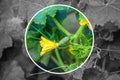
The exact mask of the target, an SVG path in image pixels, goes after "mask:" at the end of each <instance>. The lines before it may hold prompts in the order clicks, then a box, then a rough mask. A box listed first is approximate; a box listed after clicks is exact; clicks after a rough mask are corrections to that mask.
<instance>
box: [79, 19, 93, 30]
mask: <svg viewBox="0 0 120 80" xmlns="http://www.w3.org/2000/svg"><path fill="white" fill-rule="evenodd" d="M79 24H80V25H81V26H85V25H87V26H88V28H89V29H90V30H92V26H91V25H90V24H89V23H88V21H87V20H80V22H79Z"/></svg>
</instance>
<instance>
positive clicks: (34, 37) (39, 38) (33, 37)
mask: <svg viewBox="0 0 120 80" xmlns="http://www.w3.org/2000/svg"><path fill="white" fill-rule="evenodd" d="M27 38H32V39H36V40H38V41H40V40H41V39H40V38H37V37H34V36H28V37H27Z"/></svg>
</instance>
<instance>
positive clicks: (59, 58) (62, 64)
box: [55, 49, 66, 71]
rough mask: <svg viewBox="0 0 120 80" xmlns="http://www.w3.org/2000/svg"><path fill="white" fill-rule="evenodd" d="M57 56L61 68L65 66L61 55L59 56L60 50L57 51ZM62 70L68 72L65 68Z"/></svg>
mask: <svg viewBox="0 0 120 80" xmlns="http://www.w3.org/2000/svg"><path fill="white" fill-rule="evenodd" d="M55 54H56V57H57V59H58V63H59V65H60V66H65V65H64V63H63V61H62V59H61V57H60V54H59V52H58V49H55ZM62 69H63V70H64V71H65V70H66V69H65V68H64V67H63V68H62Z"/></svg>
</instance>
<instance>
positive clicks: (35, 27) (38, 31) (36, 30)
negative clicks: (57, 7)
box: [32, 25, 47, 38]
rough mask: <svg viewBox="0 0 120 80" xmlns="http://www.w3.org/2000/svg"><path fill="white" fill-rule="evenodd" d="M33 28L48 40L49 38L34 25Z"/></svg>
mask: <svg viewBox="0 0 120 80" xmlns="http://www.w3.org/2000/svg"><path fill="white" fill-rule="evenodd" d="M32 27H33V28H34V29H35V30H36V31H37V32H39V33H40V34H41V35H42V36H44V37H45V38H47V36H46V35H44V34H43V33H42V32H41V31H40V30H38V29H37V28H36V27H35V26H33V25H32Z"/></svg>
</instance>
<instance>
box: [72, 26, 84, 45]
mask: <svg viewBox="0 0 120 80" xmlns="http://www.w3.org/2000/svg"><path fill="white" fill-rule="evenodd" d="M85 28H86V26H80V27H79V29H78V30H77V32H76V33H75V35H74V43H78V37H79V36H84V34H83V31H84V29H85Z"/></svg>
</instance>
